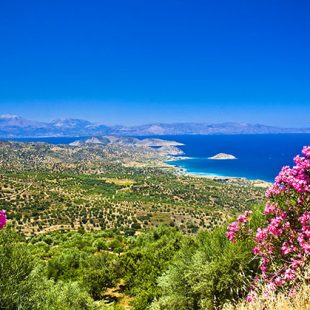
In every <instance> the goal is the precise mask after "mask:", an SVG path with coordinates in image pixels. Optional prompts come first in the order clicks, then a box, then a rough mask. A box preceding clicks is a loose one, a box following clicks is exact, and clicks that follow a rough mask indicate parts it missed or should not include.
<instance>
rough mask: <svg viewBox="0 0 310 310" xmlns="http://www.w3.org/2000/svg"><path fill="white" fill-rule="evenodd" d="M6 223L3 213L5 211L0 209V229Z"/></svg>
mask: <svg viewBox="0 0 310 310" xmlns="http://www.w3.org/2000/svg"><path fill="white" fill-rule="evenodd" d="M5 224H6V215H5V211H4V210H2V211H0V229H2V228H3V227H4V226H5Z"/></svg>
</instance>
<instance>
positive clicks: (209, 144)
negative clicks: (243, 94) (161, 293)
mask: <svg viewBox="0 0 310 310" xmlns="http://www.w3.org/2000/svg"><path fill="white" fill-rule="evenodd" d="M154 137H155V136H154ZM140 138H145V137H140ZM156 138H161V139H166V140H175V141H178V142H182V143H184V146H181V147H180V148H181V149H182V150H183V151H184V153H185V156H186V157H190V158H189V159H185V160H175V161H172V162H169V164H172V165H176V166H178V167H181V168H183V169H184V170H186V171H188V172H190V173H195V174H199V175H214V176H231V177H245V178H248V179H261V180H265V181H270V182H272V181H273V180H274V178H275V176H276V175H277V174H278V172H279V171H280V169H281V167H282V166H284V165H293V160H292V159H293V157H294V156H295V155H297V154H299V153H300V152H301V149H302V147H303V146H304V145H310V134H272V135H271V134H269V135H212V136H210V135H208V136H205V135H185V136H170V135H169V136H156ZM76 139H78V138H77V137H55V138H27V139H16V140H19V141H42V142H48V143H54V144H67V143H70V142H73V141H75V140H76ZM217 153H228V154H232V155H234V156H236V157H237V159H236V160H210V159H208V157H210V156H213V155H215V154H217Z"/></svg>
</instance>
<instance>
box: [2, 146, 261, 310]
mask: <svg viewBox="0 0 310 310" xmlns="http://www.w3.org/2000/svg"><path fill="white" fill-rule="evenodd" d="M0 150H1V152H0V171H1V175H0V205H1V209H2V208H3V209H5V210H6V214H7V219H8V220H7V226H6V227H5V229H3V230H1V231H0V308H1V309H40V310H41V309H65V310H66V309H68V310H69V309H70V310H71V309H72V310H73V309H74V310H76V309H110V310H112V309H114V310H120V309H139V310H140V309H141V310H144V309H213V308H218V307H221V306H222V305H223V304H224V303H225V302H226V301H231V300H238V299H240V298H241V297H243V296H244V294H245V291H246V290H247V288H248V286H249V283H250V280H251V279H252V278H253V276H254V274H255V273H256V271H257V268H258V262H257V260H256V259H253V254H252V252H251V247H252V244H251V242H250V241H247V240H241V241H239V242H237V243H236V244H231V243H230V242H229V241H228V240H227V238H226V237H225V235H224V230H225V227H224V226H225V225H226V223H227V222H228V221H229V220H230V219H231V218H233V217H234V216H235V215H236V214H238V213H239V212H240V211H243V210H244V209H247V208H249V207H250V206H253V205H254V204H259V203H260V202H262V201H263V200H264V190H263V189H262V188H260V187H255V186H254V185H253V183H251V182H249V181H246V180H219V181H216V180H211V179H208V178H195V177H190V176H186V175H183V174H179V173H178V172H177V171H175V170H174V169H171V168H167V166H166V165H164V164H162V160H163V159H166V157H164V156H163V155H158V154H156V153H154V152H153V151H149V150H147V149H144V148H142V151H141V150H140V148H139V152H140V151H141V153H139V152H137V149H134V148H132V149H131V148H129V149H124V148H123V146H122V148H121V147H120V146H118V147H115V146H111V147H110V148H107V149H102V147H99V146H92V147H68V146H52V145H47V144H40V143H37V144H31V143H30V144H24V143H2V144H1V143H0ZM256 212H257V214H258V218H259V214H260V211H259V210H258V211H256ZM258 222H259V220H258Z"/></svg>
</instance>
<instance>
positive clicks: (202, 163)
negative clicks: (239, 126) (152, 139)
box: [166, 134, 310, 182]
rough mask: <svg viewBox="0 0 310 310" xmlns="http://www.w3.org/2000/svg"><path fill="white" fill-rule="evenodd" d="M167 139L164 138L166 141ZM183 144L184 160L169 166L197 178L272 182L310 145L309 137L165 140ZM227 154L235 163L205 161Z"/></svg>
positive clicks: (179, 138)
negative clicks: (207, 176)
mask: <svg viewBox="0 0 310 310" xmlns="http://www.w3.org/2000/svg"><path fill="white" fill-rule="evenodd" d="M166 138H168V137H166ZM169 139H174V140H177V141H179V142H182V143H184V144H185V145H184V146H182V147H181V148H182V150H183V151H184V152H185V156H188V157H190V158H189V159H185V160H175V161H172V162H169V164H172V165H176V166H178V167H181V168H183V169H184V170H186V171H188V172H190V173H195V174H199V175H213V176H230V177H245V178H248V179H252V180H255V179H261V180H265V181H269V182H273V181H274V178H275V177H276V175H277V174H278V172H279V171H280V169H281V168H282V166H284V165H289V166H292V165H293V164H294V163H293V157H294V156H295V155H297V154H299V153H300V152H301V150H302V147H303V146H304V145H310V135H309V134H272V135H270V134H269V135H217V136H215V135H214V136H198V135H197V136H174V137H172V136H169ZM218 153H228V154H232V155H234V156H235V157H237V159H236V160H211V159H208V157H211V156H213V155H216V154H218Z"/></svg>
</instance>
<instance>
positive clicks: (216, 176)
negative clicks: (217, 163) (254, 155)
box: [163, 156, 272, 189]
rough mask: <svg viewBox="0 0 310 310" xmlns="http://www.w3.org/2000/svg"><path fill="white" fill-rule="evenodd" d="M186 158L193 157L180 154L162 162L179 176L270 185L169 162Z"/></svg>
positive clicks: (270, 183)
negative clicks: (196, 169)
mask: <svg viewBox="0 0 310 310" xmlns="http://www.w3.org/2000/svg"><path fill="white" fill-rule="evenodd" d="M187 159H194V158H193V157H186V156H180V157H173V156H172V157H169V159H168V160H166V161H164V162H163V165H164V166H166V167H167V166H169V168H172V169H174V171H175V173H176V174H177V175H179V176H189V177H194V178H205V179H208V180H211V181H216V182H224V183H238V184H247V185H252V186H254V187H260V188H264V189H267V188H269V187H270V186H271V185H272V182H268V181H265V180H261V179H249V178H246V177H236V176H226V175H220V174H215V173H205V172H194V171H189V170H187V169H186V168H184V167H180V166H178V165H177V164H172V163H171V162H175V161H178V160H180V161H181V160H187Z"/></svg>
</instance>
